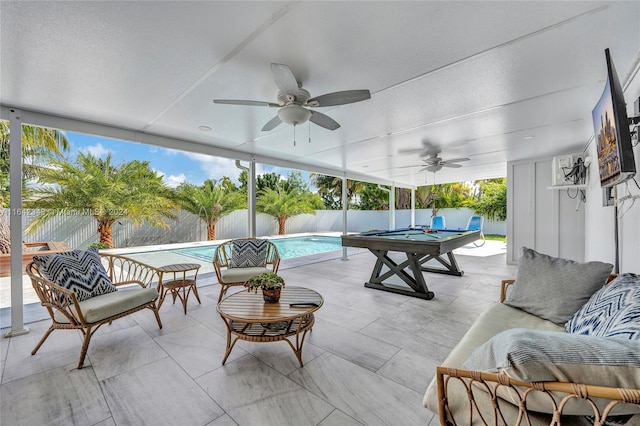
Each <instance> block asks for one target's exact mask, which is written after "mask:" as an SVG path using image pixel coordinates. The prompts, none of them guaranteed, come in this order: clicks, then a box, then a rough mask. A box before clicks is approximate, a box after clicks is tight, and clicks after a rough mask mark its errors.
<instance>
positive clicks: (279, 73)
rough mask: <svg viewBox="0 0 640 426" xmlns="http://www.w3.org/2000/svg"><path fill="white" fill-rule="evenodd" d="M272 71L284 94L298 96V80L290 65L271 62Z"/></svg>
mask: <svg viewBox="0 0 640 426" xmlns="http://www.w3.org/2000/svg"><path fill="white" fill-rule="evenodd" d="M271 72H272V73H273V79H274V80H275V81H276V85H277V86H278V89H280V92H282V94H283V95H286V96H293V97H294V98H295V97H296V96H298V81H297V80H296V77H295V76H294V75H293V73H292V72H291V69H290V68H289V66H288V65H284V64H271Z"/></svg>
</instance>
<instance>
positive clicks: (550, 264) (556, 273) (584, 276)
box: [505, 247, 613, 325]
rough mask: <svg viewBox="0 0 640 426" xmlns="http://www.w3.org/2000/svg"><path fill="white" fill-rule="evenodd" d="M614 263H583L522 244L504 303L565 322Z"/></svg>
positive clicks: (602, 279)
mask: <svg viewBox="0 0 640 426" xmlns="http://www.w3.org/2000/svg"><path fill="white" fill-rule="evenodd" d="M612 269H613V265H611V264H610V263H604V262H586V263H580V262H575V261H573V260H569V259H561V258H557V257H551V256H548V255H546V254H541V253H538V252H536V251H535V250H532V249H529V248H526V247H523V248H522V256H521V257H520V258H519V259H518V271H517V273H516V280H515V283H514V284H513V289H512V290H511V292H510V293H509V295H508V297H507V300H506V301H505V304H507V305H509V306H513V307H514V308H519V309H522V310H523V311H526V312H529V313H530V314H533V315H536V316H539V317H540V318H544V319H547V320H549V321H553V322H554V323H556V324H559V325H564V324H565V323H566V322H567V320H569V318H571V316H572V315H573V314H574V313H575V312H577V311H578V309H580V307H581V306H582V305H584V304H585V303H586V302H587V301H588V300H589V298H590V297H591V296H592V295H593V294H594V293H595V292H596V291H598V290H599V289H600V288H601V287H602V286H603V285H604V284H605V282H606V280H607V278H608V277H609V274H610V273H611V270H612Z"/></svg>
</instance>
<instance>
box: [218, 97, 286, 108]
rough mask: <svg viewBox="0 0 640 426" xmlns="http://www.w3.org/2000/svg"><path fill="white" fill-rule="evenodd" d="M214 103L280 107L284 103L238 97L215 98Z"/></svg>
mask: <svg viewBox="0 0 640 426" xmlns="http://www.w3.org/2000/svg"><path fill="white" fill-rule="evenodd" d="M213 103H214V104H225V105H250V106H266V107H273V108H276V107H280V106H282V105H278V104H274V103H273V102H262V101H241V100H237V99H214V100H213Z"/></svg>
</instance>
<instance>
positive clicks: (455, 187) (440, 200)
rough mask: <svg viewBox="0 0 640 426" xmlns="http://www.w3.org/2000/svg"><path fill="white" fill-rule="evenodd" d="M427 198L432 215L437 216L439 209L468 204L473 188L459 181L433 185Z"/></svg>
mask: <svg viewBox="0 0 640 426" xmlns="http://www.w3.org/2000/svg"><path fill="white" fill-rule="evenodd" d="M427 199H428V201H427V207H430V208H431V215H432V216H435V215H437V214H438V210H439V209H445V208H455V207H464V206H466V205H467V204H468V203H469V202H470V201H471V200H470V199H471V188H470V187H469V186H468V185H467V184H465V183H459V182H456V183H444V184H440V185H432V186H431V193H430V194H429V196H428V197H427Z"/></svg>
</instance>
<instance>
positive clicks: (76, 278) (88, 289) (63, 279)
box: [33, 249, 117, 301]
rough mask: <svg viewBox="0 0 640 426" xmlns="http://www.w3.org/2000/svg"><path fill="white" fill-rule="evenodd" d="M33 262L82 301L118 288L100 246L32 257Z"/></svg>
mask: <svg viewBox="0 0 640 426" xmlns="http://www.w3.org/2000/svg"><path fill="white" fill-rule="evenodd" d="M33 261H34V262H35V264H36V265H37V266H38V270H39V271H40V273H41V274H42V275H43V276H44V277H45V278H46V279H48V280H49V281H51V282H53V283H55V284H58V285H59V286H61V287H64V288H67V289H69V290H71V291H73V292H74V293H75V294H76V297H77V298H78V300H79V301H82V300H86V299H89V298H91V297H94V296H99V295H101V294H106V293H111V292H114V291H116V290H117V288H116V286H115V285H113V283H112V282H111V280H109V275H108V274H107V271H106V270H105V269H104V266H102V262H101V261H100V255H99V254H98V250H97V249H89V250H72V251H66V252H62V253H55V254H49V255H44V256H33Z"/></svg>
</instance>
